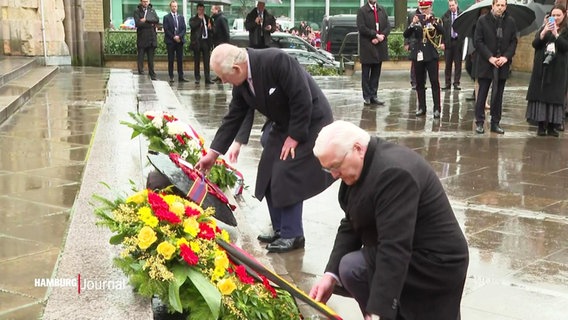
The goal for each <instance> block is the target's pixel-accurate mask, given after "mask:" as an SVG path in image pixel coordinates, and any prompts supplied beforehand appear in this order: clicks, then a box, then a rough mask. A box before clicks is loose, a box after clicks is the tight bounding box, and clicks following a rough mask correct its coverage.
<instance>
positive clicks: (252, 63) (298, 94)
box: [196, 44, 334, 252]
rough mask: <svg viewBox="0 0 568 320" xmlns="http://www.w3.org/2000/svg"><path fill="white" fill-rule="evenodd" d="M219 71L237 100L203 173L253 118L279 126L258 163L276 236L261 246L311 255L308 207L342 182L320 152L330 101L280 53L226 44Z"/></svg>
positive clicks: (217, 61)
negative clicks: (328, 169)
mask: <svg viewBox="0 0 568 320" xmlns="http://www.w3.org/2000/svg"><path fill="white" fill-rule="evenodd" d="M211 67H212V69H213V70H214V71H215V73H216V74H217V75H218V76H219V78H220V79H221V80H222V81H223V82H228V83H231V84H232V85H233V99H232V101H231V103H230V105H229V111H228V113H227V114H226V115H225V116H224V118H223V122H222V124H221V126H220V127H219V129H218V130H217V133H216V134H215V138H214V139H213V142H212V143H211V148H210V149H211V150H210V152H209V153H208V154H207V155H205V156H204V157H202V158H201V160H200V161H199V162H198V163H197V164H196V168H197V169H199V170H208V169H209V168H211V166H212V165H213V164H214V162H215V159H216V158H217V157H218V155H219V154H224V153H225V152H227V150H228V149H229V146H230V145H231V143H232V142H233V140H234V139H235V137H236V136H237V133H238V132H239V129H240V128H241V127H242V126H243V123H245V125H246V119H251V118H250V114H251V113H252V112H254V111H255V110H257V111H259V112H261V113H262V114H263V115H265V116H266V117H267V118H268V121H269V122H270V124H271V126H270V127H269V128H268V129H266V130H268V131H267V132H266V133H265V140H266V141H265V143H264V144H263V145H264V149H263V151H262V155H261V157H260V161H259V163H258V174H257V178H256V188H255V196H256V198H257V199H259V200H262V199H263V198H265V197H266V201H267V204H268V209H269V212H270V219H271V221H272V228H273V230H274V234H270V235H261V236H259V238H258V239H259V240H260V241H262V242H268V243H269V244H268V245H267V247H266V248H267V249H268V251H269V252H288V251H290V250H294V249H299V248H303V247H304V244H305V239H304V230H303V224H302V207H303V201H304V200H306V199H308V198H310V197H312V196H314V195H316V194H318V193H320V192H321V191H323V190H324V189H326V188H327V187H328V186H329V185H330V184H331V183H333V181H334V180H333V178H332V177H331V175H329V173H325V172H323V171H322V170H321V167H320V165H319V162H318V160H317V159H316V157H315V156H314V154H313V153H312V148H313V146H314V142H315V140H316V137H317V134H318V132H319V131H320V130H321V128H323V127H324V126H325V125H327V124H329V123H331V122H332V121H333V115H332V113H331V107H330V105H329V102H328V101H327V98H326V97H325V95H324V94H323V92H322V91H321V89H320V88H319V87H318V86H317V84H316V83H315V81H314V79H313V78H312V77H311V76H310V75H309V74H308V73H307V72H306V70H304V68H303V67H302V66H301V65H300V64H299V63H298V61H297V60H296V59H294V58H293V57H291V56H290V55H288V54H287V53H286V52H284V51H282V50H280V49H276V48H268V49H263V50H257V49H252V48H251V49H243V48H238V47H236V46H233V45H230V44H221V45H219V46H218V47H216V48H215V49H214V50H213V53H212V56H211ZM247 116H248V117H247ZM250 123H251V122H249V123H248V125H249V126H250V125H251V124H250ZM245 131H246V130H245ZM248 131H250V127H249V128H248Z"/></svg>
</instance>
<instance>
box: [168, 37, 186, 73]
mask: <svg viewBox="0 0 568 320" xmlns="http://www.w3.org/2000/svg"><path fill="white" fill-rule="evenodd" d="M167 50H168V75H169V76H170V79H173V77H174V57H175V60H176V63H177V74H178V78H179V79H181V78H183V43H181V42H179V43H178V42H174V43H173V44H168V45H167Z"/></svg>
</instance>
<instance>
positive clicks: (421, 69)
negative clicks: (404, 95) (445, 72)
mask: <svg viewBox="0 0 568 320" xmlns="http://www.w3.org/2000/svg"><path fill="white" fill-rule="evenodd" d="M414 68H415V70H416V95H417V97H418V109H420V110H424V111H426V72H428V78H429V79H430V85H431V86H432V100H433V102H434V110H438V111H441V110H440V80H439V79H438V74H439V68H440V66H439V62H438V60H436V59H434V60H430V61H420V62H418V61H415V62H414Z"/></svg>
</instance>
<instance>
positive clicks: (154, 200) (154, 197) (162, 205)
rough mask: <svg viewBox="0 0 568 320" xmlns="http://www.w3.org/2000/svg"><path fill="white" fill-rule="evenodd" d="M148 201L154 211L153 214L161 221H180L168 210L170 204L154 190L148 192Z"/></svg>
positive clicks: (174, 222)
mask: <svg viewBox="0 0 568 320" xmlns="http://www.w3.org/2000/svg"><path fill="white" fill-rule="evenodd" d="M148 202H149V203H150V206H151V207H152V211H154V215H156V217H157V218H158V219H159V220H161V221H168V222H170V223H173V224H176V223H181V219H180V218H179V217H178V216H177V215H176V214H175V213H173V212H171V211H170V206H169V205H168V204H167V203H166V201H164V199H162V197H160V196H159V195H158V194H156V193H155V192H148Z"/></svg>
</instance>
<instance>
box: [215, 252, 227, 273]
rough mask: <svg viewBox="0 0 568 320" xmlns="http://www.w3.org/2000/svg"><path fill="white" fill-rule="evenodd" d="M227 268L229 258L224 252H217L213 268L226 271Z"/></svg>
mask: <svg viewBox="0 0 568 320" xmlns="http://www.w3.org/2000/svg"><path fill="white" fill-rule="evenodd" d="M228 267H229V258H227V255H226V254H225V252H224V251H217V253H216V255H215V268H221V269H225V270H226V269H227V268H228Z"/></svg>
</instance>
